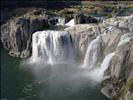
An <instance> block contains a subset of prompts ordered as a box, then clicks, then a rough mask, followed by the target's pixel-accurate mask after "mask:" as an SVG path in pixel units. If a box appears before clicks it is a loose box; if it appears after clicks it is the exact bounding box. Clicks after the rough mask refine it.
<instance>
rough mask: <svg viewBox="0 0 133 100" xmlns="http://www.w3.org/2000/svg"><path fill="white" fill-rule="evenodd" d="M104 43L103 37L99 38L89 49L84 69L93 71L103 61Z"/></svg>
mask: <svg viewBox="0 0 133 100" xmlns="http://www.w3.org/2000/svg"><path fill="white" fill-rule="evenodd" d="M103 46H104V42H103V40H102V37H101V36H97V38H96V39H94V40H93V41H92V42H91V43H90V44H89V46H88V48H87V53H86V55H85V58H84V64H83V67H87V68H89V69H92V68H94V67H97V66H98V65H99V64H100V63H101V60H102V56H103Z"/></svg>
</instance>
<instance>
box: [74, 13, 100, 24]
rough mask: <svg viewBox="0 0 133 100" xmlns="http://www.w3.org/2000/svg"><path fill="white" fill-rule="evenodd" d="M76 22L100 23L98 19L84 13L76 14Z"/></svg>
mask: <svg viewBox="0 0 133 100" xmlns="http://www.w3.org/2000/svg"><path fill="white" fill-rule="evenodd" d="M74 22H75V24H87V23H98V20H97V19H96V18H94V17H91V16H86V15H84V14H82V13H79V14H75V15H74Z"/></svg>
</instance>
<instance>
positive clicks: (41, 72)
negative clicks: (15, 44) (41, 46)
mask: <svg viewBox="0 0 133 100" xmlns="http://www.w3.org/2000/svg"><path fill="white" fill-rule="evenodd" d="M40 66H41V67H40ZM42 66H43V67H42ZM32 67H33V68H32ZM37 67H40V68H39V69H38V68H37ZM82 73H83V72H81V73H80V71H79V70H78V69H75V67H70V66H69V65H65V64H64V65H63V64H61V65H54V66H50V65H44V64H41V65H26V64H22V59H17V58H13V57H10V56H9V55H8V52H6V51H4V50H3V49H1V100H108V99H107V98H105V97H104V96H103V95H102V94H101V93H100V85H99V84H95V85H94V86H92V84H93V83H91V82H90V80H88V79H87V78H85V77H81V76H80V78H79V77H78V78H72V77H74V76H77V75H78V74H79V75H80V74H82Z"/></svg>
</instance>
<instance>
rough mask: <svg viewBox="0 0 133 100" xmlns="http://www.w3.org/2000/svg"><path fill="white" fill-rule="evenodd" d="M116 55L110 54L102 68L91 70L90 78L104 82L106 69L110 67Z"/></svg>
mask: <svg viewBox="0 0 133 100" xmlns="http://www.w3.org/2000/svg"><path fill="white" fill-rule="evenodd" d="M114 55H115V53H114V52H113V53H109V54H108V55H107V56H106V57H105V58H104V60H103V62H102V63H101V66H100V67H98V68H95V69H93V70H91V71H90V72H89V75H88V76H89V77H90V78H91V79H93V80H95V81H98V82H100V81H102V80H103V77H104V72H105V71H106V69H107V68H108V67H109V66H110V64H111V61H112V58H113V56H114Z"/></svg>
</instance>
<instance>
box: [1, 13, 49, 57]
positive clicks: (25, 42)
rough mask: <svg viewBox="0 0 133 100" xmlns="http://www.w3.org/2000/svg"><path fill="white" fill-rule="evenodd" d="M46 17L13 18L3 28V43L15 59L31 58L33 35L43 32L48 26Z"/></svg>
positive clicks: (26, 16)
mask: <svg viewBox="0 0 133 100" xmlns="http://www.w3.org/2000/svg"><path fill="white" fill-rule="evenodd" d="M47 21H48V19H47V18H46V17H44V16H40V15H33V16H31V15H30V17H29V15H24V16H21V17H18V18H12V19H11V20H9V21H8V22H7V23H5V24H4V25H2V26H1V42H2V45H3V47H4V48H5V49H7V50H9V54H10V55H11V56H13V57H20V58H26V57H28V56H30V52H31V42H32V40H31V39H32V38H31V37H32V33H34V32H35V31H38V30H42V29H43V28H45V26H47V25H48V23H47Z"/></svg>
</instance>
